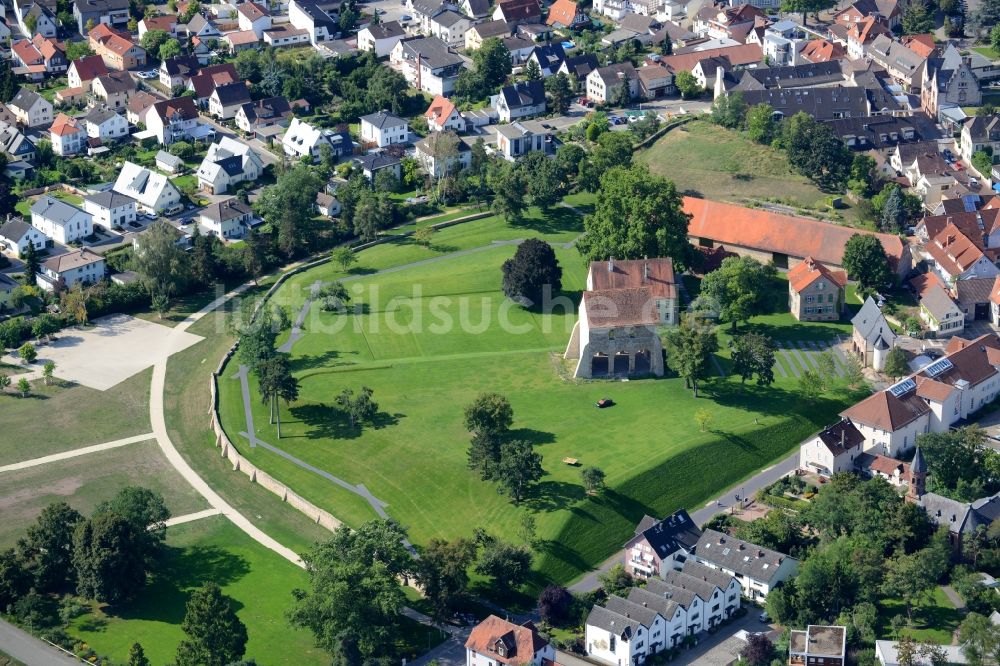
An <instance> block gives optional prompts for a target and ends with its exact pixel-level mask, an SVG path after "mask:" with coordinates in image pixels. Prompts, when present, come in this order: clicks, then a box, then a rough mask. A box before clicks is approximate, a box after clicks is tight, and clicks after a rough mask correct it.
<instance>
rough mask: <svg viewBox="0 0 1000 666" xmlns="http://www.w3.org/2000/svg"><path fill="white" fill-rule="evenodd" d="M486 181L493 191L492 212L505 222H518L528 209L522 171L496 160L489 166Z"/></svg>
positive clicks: (525, 185)
mask: <svg viewBox="0 0 1000 666" xmlns="http://www.w3.org/2000/svg"><path fill="white" fill-rule="evenodd" d="M486 181H487V183H488V184H489V188H490V189H491V190H492V191H493V212H494V213H496V214H497V215H500V216H501V217H503V219H504V221H506V222H517V221H519V220H520V219H521V216H522V215H523V214H524V211H525V210H527V208H528V203H527V200H526V193H527V184H526V183H525V179H524V173H523V171H522V170H521V169H517V168H515V167H514V166H512V165H511V164H510V163H509V162H506V161H504V160H498V161H495V162H492V163H491V164H490V167H489V169H488V171H487V174H486Z"/></svg>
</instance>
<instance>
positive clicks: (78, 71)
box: [66, 55, 109, 91]
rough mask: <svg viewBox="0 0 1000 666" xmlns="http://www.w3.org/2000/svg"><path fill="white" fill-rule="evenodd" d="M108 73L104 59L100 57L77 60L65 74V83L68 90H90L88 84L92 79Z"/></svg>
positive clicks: (94, 56) (93, 56)
mask: <svg viewBox="0 0 1000 666" xmlns="http://www.w3.org/2000/svg"><path fill="white" fill-rule="evenodd" d="M108 73H109V72H108V66H107V65H105V64H104V59H103V58H101V56H99V55H92V56H86V57H84V58H77V59H76V60H74V61H73V63H72V64H71V65H70V66H69V69H68V70H67V72H66V82H67V84H69V87H70V88H81V89H83V90H84V91H87V90H90V84H91V83H92V82H93V81H94V79H96V78H97V77H98V76H104V75H106V74H108Z"/></svg>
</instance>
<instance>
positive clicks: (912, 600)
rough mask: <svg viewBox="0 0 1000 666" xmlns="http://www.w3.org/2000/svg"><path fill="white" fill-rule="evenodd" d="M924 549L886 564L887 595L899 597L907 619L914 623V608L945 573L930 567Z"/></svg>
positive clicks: (885, 587) (896, 557) (903, 554)
mask: <svg viewBox="0 0 1000 666" xmlns="http://www.w3.org/2000/svg"><path fill="white" fill-rule="evenodd" d="M927 550H928V549H924V550H921V551H918V552H916V553H912V554H909V555H907V554H905V553H898V554H897V555H896V556H895V557H893V558H891V559H890V560H888V561H887V562H886V565H887V568H886V572H885V581H884V582H883V590H884V592H885V594H890V595H893V596H898V597H900V598H901V599H902V600H903V604H904V605H905V606H906V618H907V620H909V621H911V622H912V621H913V606H914V605H915V604H916V603H918V602H919V601H920V600H921V599H922V598H924V596H925V595H927V594H929V593H930V592H931V591H932V590H933V589H934V587H935V586H936V585H937V579H938V577H940V576H941V575H942V574H943V573H944V571H943V570H940V569H939V567H936V566H934V567H932V566H928V564H929V562H930V559H929V557H928V553H926V552H925V551H927Z"/></svg>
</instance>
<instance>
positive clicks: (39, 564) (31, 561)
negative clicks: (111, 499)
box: [17, 502, 83, 592]
mask: <svg viewBox="0 0 1000 666" xmlns="http://www.w3.org/2000/svg"><path fill="white" fill-rule="evenodd" d="M82 521H83V516H81V515H80V513H79V512H78V511H76V510H75V509H73V508H72V507H71V506H69V505H68V504H66V503H65V502H53V503H52V504H49V505H48V506H47V507H45V508H44V509H42V513H41V514H40V515H39V516H38V518H37V520H35V522H34V524H33V525H31V526H29V527H28V529H27V531H26V533H25V535H24V536H23V537H21V538H20V539H18V540H17V554H18V559H20V560H21V561H22V562H23V563H24V568H25V571H27V572H28V574H29V575H30V576H31V579H32V583H33V585H34V587H35V588H36V589H37V590H39V591H43V592H59V591H63V590H65V589H66V588H67V586H69V585H70V584H71V583H72V582H73V581H74V580H75V579H76V573H75V572H74V571H73V562H72V559H73V531H74V529H75V528H76V526H77V525H78V524H79V523H81V522H82Z"/></svg>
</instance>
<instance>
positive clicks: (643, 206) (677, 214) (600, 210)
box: [576, 166, 691, 269]
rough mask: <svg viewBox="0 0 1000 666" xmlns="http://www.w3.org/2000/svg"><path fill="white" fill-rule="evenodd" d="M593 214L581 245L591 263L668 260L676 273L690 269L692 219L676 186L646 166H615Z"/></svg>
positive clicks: (605, 177) (604, 178) (603, 179)
mask: <svg viewBox="0 0 1000 666" xmlns="http://www.w3.org/2000/svg"><path fill="white" fill-rule="evenodd" d="M600 183H601V186H600V192H599V196H598V198H597V204H596V205H595V208H594V213H593V214H592V215H588V216H587V217H585V218H584V220H583V226H584V229H585V230H586V235H584V236H583V238H581V239H580V240H579V242H577V244H576V246H577V249H578V250H579V251H580V253H581V254H582V255H583V256H584V257H585V258H586V259H587V260H589V261H604V260H607V259H609V258H615V259H641V258H643V257H670V258H671V259H673V261H674V267H675V269H681V268H683V267H686V266H687V264H688V258H689V257H690V253H691V246H690V244H689V243H688V240H687V229H688V217H687V215H686V214H685V213H684V210H683V207H682V201H681V196H680V194H679V193H678V192H677V188H676V187H675V186H674V184H673V182H671V181H668V180H665V179H663V178H661V177H659V176H654V175H653V174H651V173H650V172H649V170H648V169H647V168H646V167H645V166H631V167H628V168H626V167H615V168H613V169H610V170H609V171H608V172H607V173H605V174H604V175H603V176H602V177H601V179H600Z"/></svg>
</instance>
